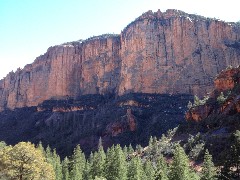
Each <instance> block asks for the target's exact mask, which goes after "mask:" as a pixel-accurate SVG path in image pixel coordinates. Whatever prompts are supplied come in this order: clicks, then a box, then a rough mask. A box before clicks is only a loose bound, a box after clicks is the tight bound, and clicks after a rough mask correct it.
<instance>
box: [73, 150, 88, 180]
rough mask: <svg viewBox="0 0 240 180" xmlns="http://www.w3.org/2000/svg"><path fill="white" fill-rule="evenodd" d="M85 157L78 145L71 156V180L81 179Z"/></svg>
mask: <svg viewBox="0 0 240 180" xmlns="http://www.w3.org/2000/svg"><path fill="white" fill-rule="evenodd" d="M85 161H86V160H85V155H84V154H83V153H82V150H81V148H80V145H77V146H76V148H75V149H74V151H73V155H72V167H71V171H70V177H71V180H82V179H83V168H84V167H85Z"/></svg>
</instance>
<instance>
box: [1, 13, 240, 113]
mask: <svg viewBox="0 0 240 180" xmlns="http://www.w3.org/2000/svg"><path fill="white" fill-rule="evenodd" d="M239 40H240V30H239V28H238V27H237V26H236V25H235V24H230V23H225V22H222V21H219V20H212V19H207V18H203V17H200V16H195V15H189V14H186V13H184V12H181V11H177V10H167V11H166V12H164V13H162V12H160V11H158V12H156V13H152V12H151V11H149V12H147V13H145V14H143V15H142V16H140V17H139V18H137V19H136V20H135V21H134V22H132V23H130V24H129V25H128V26H127V27H126V28H125V29H124V30H123V31H122V33H121V34H120V35H107V36H106V35H105V36H99V37H95V38H90V39H88V40H85V41H76V42H72V43H66V44H62V45H58V46H54V47H50V48H49V49H48V51H47V52H46V53H45V54H44V55H42V56H40V57H38V58H37V59H36V60H35V61H34V63H32V64H30V65H27V66H25V68H24V69H22V70H20V69H19V70H17V71H16V72H15V73H13V72H12V73H9V74H8V75H7V77H6V78H4V79H2V80H0V110H3V109H4V108H11V109H14V108H16V107H24V106H36V105H38V104H39V103H41V102H43V101H44V100H46V99H51V98H57V99H59V98H66V97H76V96H79V95H83V94H105V93H109V92H111V93H116V94H118V95H122V94H126V93H129V92H141V93H174V94H175V93H190V94H198V95H202V94H205V92H207V91H209V90H210V89H211V88H212V87H213V77H214V76H215V75H216V74H217V73H218V72H220V71H221V70H222V69H225V68H226V67H227V66H228V65H232V66H236V65H238V64H240V51H239V46H238V45H239V43H238V42H239Z"/></svg>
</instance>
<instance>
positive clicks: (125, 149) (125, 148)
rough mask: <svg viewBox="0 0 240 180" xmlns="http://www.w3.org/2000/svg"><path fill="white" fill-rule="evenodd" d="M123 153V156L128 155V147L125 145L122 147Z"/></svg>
mask: <svg viewBox="0 0 240 180" xmlns="http://www.w3.org/2000/svg"><path fill="white" fill-rule="evenodd" d="M123 153H124V155H125V158H127V156H128V148H127V146H126V145H125V146H124V147H123Z"/></svg>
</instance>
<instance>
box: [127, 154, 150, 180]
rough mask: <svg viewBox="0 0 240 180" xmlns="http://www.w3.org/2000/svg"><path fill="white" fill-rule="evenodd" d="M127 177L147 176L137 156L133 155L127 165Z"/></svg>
mask: <svg viewBox="0 0 240 180" xmlns="http://www.w3.org/2000/svg"><path fill="white" fill-rule="evenodd" d="M128 179H131V180H146V179H147V177H146V175H145V172H144V170H143V165H142V161H141V159H140V158H139V157H138V156H137V157H133V158H132V159H131V161H130V164H129V167H128Z"/></svg>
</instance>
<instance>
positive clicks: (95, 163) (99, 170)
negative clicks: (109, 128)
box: [91, 138, 106, 178]
mask: <svg viewBox="0 0 240 180" xmlns="http://www.w3.org/2000/svg"><path fill="white" fill-rule="evenodd" d="M105 161H106V154H105V152H104V149H103V146H102V139H101V138H100V139H99V143H98V152H95V153H94V154H93V158H92V164H91V165H92V166H91V175H92V178H95V176H97V177H104V176H105V174H104V168H105Z"/></svg>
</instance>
